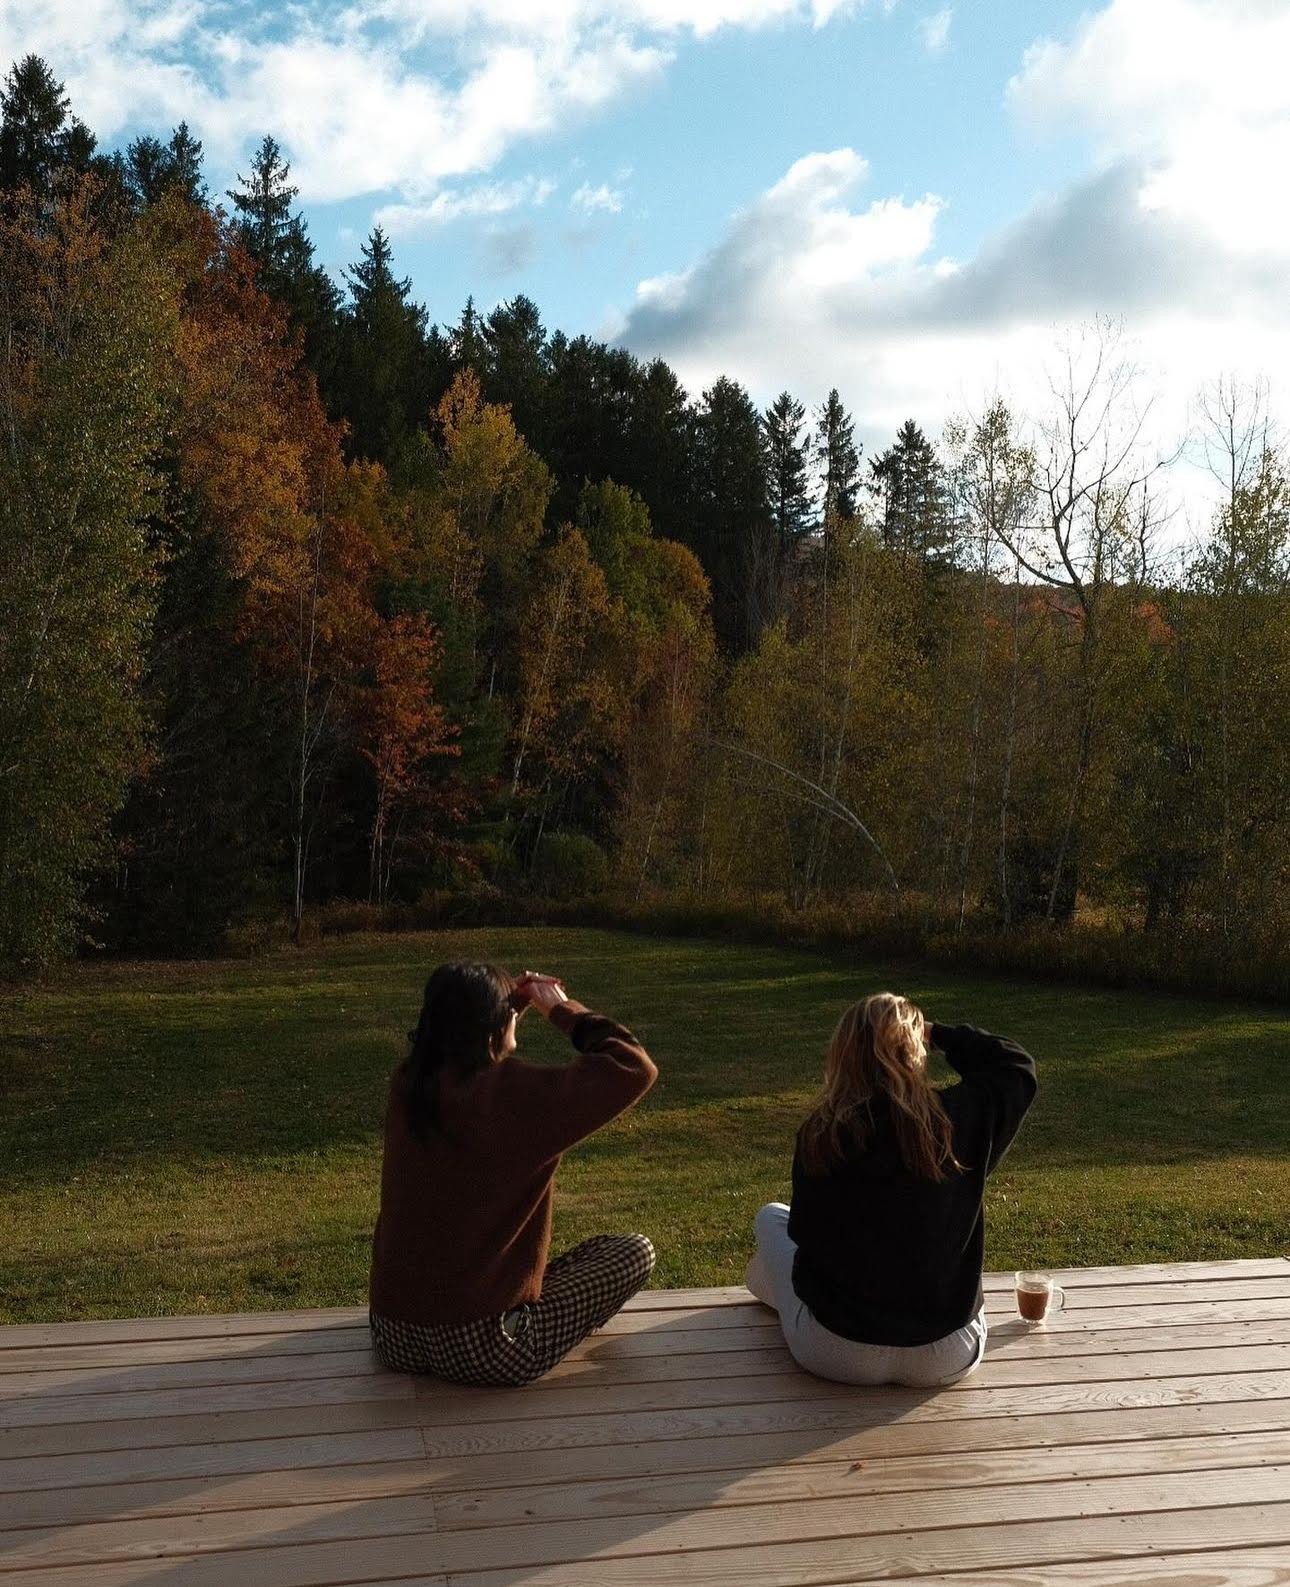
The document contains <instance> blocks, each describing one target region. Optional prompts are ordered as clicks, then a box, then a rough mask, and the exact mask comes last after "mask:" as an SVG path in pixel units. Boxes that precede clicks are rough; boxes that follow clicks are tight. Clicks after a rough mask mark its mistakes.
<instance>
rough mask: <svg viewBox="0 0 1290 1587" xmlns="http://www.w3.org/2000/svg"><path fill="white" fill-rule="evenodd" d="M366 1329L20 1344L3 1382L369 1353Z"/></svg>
mask: <svg viewBox="0 0 1290 1587" xmlns="http://www.w3.org/2000/svg"><path fill="white" fill-rule="evenodd" d="M371 1346H372V1338H371V1333H370V1331H369V1330H368V1328H367V1327H366V1326H364V1327H362V1328H330V1329H321V1330H315V1331H312V1332H311V1331H308V1330H307V1331H306V1332H304V1333H285V1334H233V1335H228V1334H225V1335H220V1336H217V1337H216V1338H213V1339H205V1338H204V1339H137V1340H130V1341H127V1342H126V1343H124V1344H71V1345H20V1346H18V1347H17V1348H15V1349H12V1350H0V1383H3V1381H4V1378H5V1376H6V1375H7V1374H8V1373H10V1372H40V1371H43V1370H45V1369H46V1367H48V1369H49V1370H50V1371H58V1370H62V1369H65V1368H71V1367H102V1368H107V1367H120V1366H136V1365H137V1366H147V1365H163V1364H165V1363H167V1362H171V1361H207V1360H213V1359H224V1360H229V1361H231V1360H235V1359H237V1358H239V1357H261V1356H263V1357H269V1356H309V1355H331V1354H333V1353H335V1354H339V1355H352V1354H354V1353H355V1352H357V1351H360V1350H370V1349H371Z"/></svg>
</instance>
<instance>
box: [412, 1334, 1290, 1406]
mask: <svg viewBox="0 0 1290 1587" xmlns="http://www.w3.org/2000/svg"><path fill="white" fill-rule="evenodd" d="M1287 1369H1290V1343H1284V1344H1283V1343H1277V1344H1271V1345H1257V1344H1254V1343H1253V1342H1249V1343H1246V1342H1242V1343H1240V1344H1235V1345H1229V1346H1226V1347H1215V1348H1213V1349H1209V1348H1205V1347H1198V1348H1194V1349H1181V1348H1176V1349H1173V1350H1170V1351H1167V1352H1163V1353H1159V1352H1154V1351H1124V1352H1121V1353H1119V1354H1099V1355H1093V1356H1082V1355H1074V1356H1065V1355H1048V1354H1045V1355H1041V1356H1038V1357H1030V1356H1021V1357H1016V1356H1012V1357H1009V1356H991V1355H990V1354H988V1353H987V1355H986V1359H985V1361H984V1363H983V1364H982V1366H981V1367H980V1368H979V1369H978V1371H977V1372H976V1373H974V1374H973V1375H972V1376H971V1377H970V1378H968V1379H966V1380H964V1381H962V1382H959V1383H956V1384H951V1385H949V1386H948V1387H947V1388H945V1389H944V1390H942V1392H944V1393H947V1394H955V1393H961V1392H963V1391H964V1390H966V1389H970V1388H978V1389H979V1388H995V1387H999V1386H1002V1385H1007V1384H1018V1383H1094V1382H1101V1383H1111V1382H1119V1381H1122V1380H1124V1379H1126V1378H1152V1377H1154V1378H1163V1377H1184V1376H1185V1377H1192V1376H1199V1375H1201V1374H1204V1373H1210V1372H1270V1371H1284V1370H1287ZM777 1373H778V1374H781V1375H783V1376H785V1377H791V1378H792V1379H793V1380H794V1381H796V1382H798V1383H800V1382H801V1380H802V1372H801V1369H800V1368H798V1367H797V1366H795V1365H794V1363H793V1359H792V1357H791V1356H790V1355H789V1353H788V1350H787V1349H786V1348H785V1347H784V1346H783V1345H782V1344H780V1345H778V1346H770V1347H767V1348H764V1349H743V1350H735V1351H730V1352H728V1353H727V1354H725V1355H720V1356H714V1355H701V1356H686V1355H667V1356H642V1357H637V1358H635V1359H632V1358H628V1359H627V1360H618V1361H616V1360H614V1359H613V1358H612V1357H610V1358H608V1359H588V1358H587V1357H585V1356H584V1357H581V1358H575V1359H572V1360H565V1361H564V1362H562V1363H561V1364H560V1365H559V1366H558V1367H556V1368H555V1369H554V1370H553V1371H552V1372H551V1373H550V1374H549V1375H548V1376H547V1377H545V1378H543V1379H542V1380H541V1381H540V1382H539V1383H536V1384H533V1385H531V1389H532V1391H533V1392H541V1393H542V1395H543V1396H544V1399H543V1404H546V1403H548V1401H547V1399H546V1398H545V1397H546V1396H547V1395H549V1394H550V1393H551V1391H553V1390H554V1389H557V1388H564V1389H569V1390H579V1391H581V1394H582V1395H583V1396H584V1397H585V1396H587V1395H589V1394H595V1393H601V1392H603V1391H604V1390H605V1389H607V1388H615V1387H618V1386H620V1385H621V1386H629V1385H633V1384H638V1383H666V1382H686V1383H692V1384H695V1385H696V1389H697V1388H698V1385H700V1384H701V1383H702V1381H704V1380H705V1379H723V1380H734V1379H738V1378H762V1377H766V1376H773V1375H775V1374H777ZM416 1384H417V1394H418V1397H419V1398H421V1399H427V1400H432V1399H436V1398H441V1399H443V1400H444V1401H445V1402H446V1403H448V1404H451V1403H452V1388H451V1385H447V1384H442V1383H439V1382H438V1381H437V1380H435V1379H432V1378H425V1379H421V1378H418V1379H417V1380H416ZM578 1403H579V1402H578V1401H577V1400H576V1399H573V1398H572V1397H570V1399H569V1401H568V1404H569V1406H570V1408H571V1409H574V1410H576V1409H577V1406H578Z"/></svg>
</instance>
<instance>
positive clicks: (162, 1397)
mask: <svg viewBox="0 0 1290 1587" xmlns="http://www.w3.org/2000/svg"><path fill="white" fill-rule="evenodd" d="M415 1394H416V1383H415V1380H414V1379H412V1378H410V1377H407V1376H406V1375H404V1374H401V1373H398V1372H380V1373H373V1374H368V1375H366V1376H362V1377H346V1378H303V1379H292V1378H287V1379H284V1380H279V1381H275V1382H271V1383H230V1384H222V1385H219V1384H217V1385H215V1386H214V1387H204V1388H180V1389H166V1390H162V1391H159V1392H156V1393H138V1394H67V1395H59V1394H50V1395H46V1396H40V1395H37V1396H35V1397H33V1398H26V1399H15V1400H10V1401H8V1402H6V1403H4V1404H0V1430H3V1431H4V1432H5V1434H6V1437H7V1435H8V1434H9V1433H10V1432H12V1431H13V1430H14V1429H17V1428H22V1427H45V1426H52V1425H54V1424H68V1425H73V1424H74V1425H78V1426H81V1425H85V1424H92V1423H95V1422H102V1421H112V1420H115V1419H118V1418H139V1417H148V1416H157V1417H172V1416H202V1415H212V1416H217V1415H222V1414H225V1413H227V1412H230V1411H253V1410H267V1409H269V1408H270V1407H273V1406H284V1407H295V1406H303V1405H337V1404H341V1403H343V1402H344V1401H347V1400H356V1401H361V1402H370V1401H381V1400H409V1399H412V1398H414V1397H415Z"/></svg>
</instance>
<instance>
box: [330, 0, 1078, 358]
mask: <svg viewBox="0 0 1290 1587" xmlns="http://www.w3.org/2000/svg"><path fill="white" fill-rule="evenodd" d="M941 9H943V8H941V7H939V6H936V5H920V6H915V5H912V4H905V5H898V6H896V7H895V8H893V9H892V10H891V11H890V12H888V11H885V10H884V9H883V8H882V7H881V6H878V7H873V8H869V9H867V10H865V11H863V12H861V13H858V14H856V15H854V16H852V17H850V18H837V19H835V20H833V21H832V22H830V23H829V24H828V25H827V26H826V27H822V28H814V27H811V26H809V25H803V24H802V23H800V22H798V23H788V22H784V23H780V24H777V25H772V26H769V27H765V28H761V29H743V30H734V29H731V30H727V31H725V32H722V33H720V34H718V35H716V36H715V37H712V38H708V39H694V38H690V39H686V40H684V41H682V42H681V43H680V44H679V45H678V47H677V53H676V58H675V60H674V62H673V63H672V64H671V65H669V67H668V68H667V69H666V70H665V71H664V72H662V73H660V74H659V75H658V76H657V77H654V78H652V79H650V80H648V81H646V82H644V83H641V84H638V85H634V86H632V87H631V88H629V89H628V91H627V92H625V93H624V94H623V95H622V97H621V99H619V100H618V102H617V103H616V104H614V105H613V106H612V107H610V108H608V109H607V111H606V112H604V113H601V114H596V115H592V116H588V117H585V118H580V120H579V122H578V123H577V124H576V125H575V126H573V127H571V128H570V129H568V130H566V131H563V132H559V133H556V134H554V135H552V136H550V137H547V138H543V139H542V140H540V142H535V143H533V144H525V145H523V146H521V147H518V148H516V149H515V150H514V151H513V152H511V153H510V154H508V156H507V157H506V158H505V159H504V160H502V161H500V162H499V163H498V165H497V166H496V167H495V171H494V175H495V177H496V179H497V180H499V181H512V182H522V181H524V180H525V179H526V178H528V179H533V178H536V179H537V180H538V181H548V182H555V183H556V184H557V186H556V188H555V191H554V192H553V193H552V194H551V195H550V196H549V197H548V198H547V199H545V201H544V202H543V203H542V204H540V205H538V206H522V207H520V208H517V210H515V211H513V212H511V213H508V214H506V215H504V216H499V217H495V218H492V219H489V220H486V221H481V220H479V219H470V218H463V219H461V220H458V221H455V222H452V223H450V224H448V225H445V226H442V227H440V228H437V229H436V230H435V231H434V232H433V233H432V234H430V235H426V233H425V231H424V230H422V231H421V232H419V233H418V231H416V230H412V231H410V232H409V233H406V234H403V235H400V236H399V237H398V238H397V246H398V254H399V261H400V264H401V267H402V268H403V270H404V271H405V272H406V273H407V274H408V275H410V276H411V278H412V280H413V282H414V284H415V286H416V288H417V291H418V293H419V294H420V295H421V296H422V298H423V299H424V301H426V302H427V303H428V304H429V305H430V308H431V312H432V314H433V315H434V317H436V318H439V319H442V318H444V317H452V316H453V315H455V313H456V310H457V309H458V308H459V307H460V305H461V303H462V302H463V301H464V299H465V297H466V294H467V293H468V292H474V293H475V295H476V297H477V299H478V300H479V301H480V302H483V303H492V302H495V301H496V300H497V299H499V298H503V297H508V296H510V295H511V294H513V293H514V292H516V291H523V292H526V293H528V295H529V296H530V297H532V298H534V299H535V300H536V301H537V302H538V303H539V304H540V305H541V307H542V310H543V313H544V316H545V317H546V319H547V320H548V322H549V323H551V324H554V325H559V326H562V327H564V328H566V329H570V330H586V331H589V332H594V331H597V330H600V329H602V328H604V326H605V324H606V323H607V322H609V321H610V320H611V319H612V315H613V311H614V310H615V309H618V308H621V307H622V305H623V304H624V303H625V302H627V301H629V300H630V298H631V296H632V293H633V291H634V289H635V285H636V282H637V281H638V280H639V279H640V278H641V277H648V276H655V275H658V274H661V273H663V272H666V271H669V270H675V269H678V268H680V267H682V266H684V265H685V264H686V263H687V262H688V261H689V260H690V259H692V258H693V257H694V256H695V255H696V254H697V253H699V252H700V251H702V250H703V249H704V248H706V247H709V246H711V244H712V243H713V242H714V241H715V240H716V238H717V236H718V235H719V233H720V229H721V227H722V225H723V223H724V221H725V220H726V218H727V217H728V215H729V214H730V213H731V212H732V211H734V210H737V209H740V208H742V207H744V206H745V205H747V204H749V203H750V202H752V201H753V200H754V199H755V198H756V197H757V195H758V194H759V193H760V192H762V190H763V189H765V188H766V187H767V186H768V185H769V184H770V183H771V182H773V181H774V180H775V179H776V177H778V176H780V175H782V173H783V172H784V171H786V170H787V169H788V167H789V166H790V165H791V164H792V163H793V161H794V160H796V159H798V158H799V157H800V156H801V155H803V154H805V153H808V152H810V151H812V150H818V149H834V148H838V147H842V146H851V147H854V148H855V149H857V150H858V151H859V152H860V153H861V154H862V155H863V156H864V157H865V158H866V159H867V160H868V161H869V163H870V166H871V168H872V171H873V175H874V180H875V182H876V183H877V184H879V185H880V186H881V189H882V191H883V192H885V193H898V194H903V195H905V196H907V197H918V196H921V195H922V194H923V193H926V192H934V193H937V194H939V195H940V196H942V197H943V198H944V199H945V200H946V202H947V207H946V211H945V221H944V225H943V228H942V232H941V243H942V245H943V246H944V248H945V249H946V250H948V251H949V252H952V253H963V254H965V253H968V252H970V251H971V249H972V248H973V247H974V246H975V245H976V243H977V242H978V241H979V240H980V238H981V237H982V236H984V235H985V234H986V233H987V232H988V231H989V230H990V229H991V228H993V227H994V226H997V225H999V224H1001V223H1003V222H1005V221H1006V220H1007V219H1008V217H1009V216H1011V215H1012V214H1014V213H1016V212H1017V211H1019V210H1020V209H1022V208H1023V207H1024V206H1025V205H1026V203H1027V202H1028V201H1030V200H1031V199H1032V198H1033V197H1034V196H1035V195H1037V194H1039V193H1041V192H1043V191H1046V190H1056V189H1058V188H1060V187H1061V186H1062V185H1064V183H1065V182H1066V181H1067V180H1068V179H1069V177H1070V175H1071V172H1072V170H1073V169H1077V168H1078V166H1077V161H1078V158H1079V151H1078V145H1079V144H1080V143H1081V142H1082V141H1083V140H1082V139H1079V138H1070V137H1062V136H1060V135H1058V134H1057V133H1056V132H1055V131H1051V130H1050V131H1044V132H1040V133H1035V132H1032V131H1030V130H1028V129H1024V128H1018V126H1017V125H1016V120H1015V118H1014V117H1012V116H1010V115H1009V114H1008V112H1007V109H1006V107H1005V103H1004V91H1005V88H1006V85H1007V83H1008V80H1009V79H1010V78H1011V77H1012V75H1013V74H1014V73H1015V71H1016V70H1017V67H1018V65H1019V63H1020V61H1021V58H1022V56H1023V54H1024V51H1025V49H1026V47H1027V45H1028V44H1030V43H1032V42H1033V41H1034V40H1035V39H1036V38H1037V37H1040V36H1042V35H1043V34H1044V33H1046V32H1050V31H1061V30H1062V28H1063V27H1066V26H1069V24H1070V23H1071V22H1072V21H1073V20H1074V19H1075V18H1076V17H1077V16H1078V15H1079V13H1080V10H1081V7H1080V6H1079V5H1078V4H1076V3H1074V0H1071V3H1058V0H1047V3H1044V4H1036V5H1033V6H1018V5H1016V4H1015V3H1014V4H1007V3H1001V0H978V3H976V4H972V5H970V6H969V7H965V8H963V9H962V10H961V11H955V12H954V14H953V15H952V17H951V19H950V24H949V35H948V38H947V39H946V42H945V45H944V47H942V48H941V49H939V50H937V51H935V52H932V51H929V49H928V48H927V46H926V45H925V43H924V42H923V37H922V33H921V31H920V24H922V23H925V22H926V21H927V20H928V19H929V18H932V17H934V16H935V15H936V14H937V12H938V11H940V10H941ZM584 183H585V184H588V185H589V186H590V187H591V188H593V189H598V188H600V187H602V186H603V187H606V188H608V189H609V191H610V193H611V194H612V195H614V198H615V199H616V200H617V201H618V202H619V203H621V209H619V210H618V211H617V212H615V213H611V212H607V211H606V210H603V209H601V210H597V211H593V212H591V213H580V212H571V210H570V200H571V199H572V197H573V194H574V193H575V192H577V191H578V189H579V188H581V187H582V186H583V184H584ZM393 196H394V195H391V198H393ZM379 208H380V203H379V202H378V203H376V204H373V202H372V201H371V198H370V197H368V196H364V197H363V198H361V199H356V200H353V201H350V202H347V203H343V204H338V205H328V206H315V205H311V206H310V217H311V224H312V228H313V232H314V235H315V237H316V239H317V241H318V245H319V252H320V256H321V257H322V258H323V259H324V261H325V262H326V263H327V264H328V266H329V267H333V268H336V269H339V268H340V267H341V266H342V265H343V264H345V263H346V262H347V261H348V260H349V259H351V258H352V256H353V251H354V247H355V239H356V238H357V237H361V236H362V234H363V233H364V232H365V231H366V230H367V228H368V227H369V226H370V224H371V220H372V215H373V213H374V211H375V210H376V209H379Z"/></svg>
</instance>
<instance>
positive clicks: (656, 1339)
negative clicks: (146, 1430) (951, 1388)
mask: <svg viewBox="0 0 1290 1587" xmlns="http://www.w3.org/2000/svg"><path fill="white" fill-rule="evenodd" d="M781 1338H782V1335H781V1333H780V1328H779V1323H778V1321H775V1320H768V1321H767V1323H765V1324H764V1325H762V1326H760V1327H756V1328H753V1327H746V1328H739V1329H721V1330H717V1329H710V1328H700V1329H693V1330H683V1331H681V1332H679V1333H675V1334H667V1335H664V1336H658V1335H655V1334H649V1333H636V1334H606V1333H603V1332H602V1333H597V1334H593V1335H591V1337H590V1338H588V1339H586V1340H584V1342H583V1343H582V1344H581V1345H579V1346H578V1348H577V1349H576V1350H575V1351H574V1352H573V1353H572V1354H571V1355H570V1356H568V1357H566V1361H568V1362H574V1363H577V1362H582V1361H595V1362H600V1361H628V1360H642V1359H644V1358H646V1357H650V1356H658V1355H672V1354H678V1355H687V1356H689V1355H697V1354H700V1353H712V1354H720V1355H728V1354H732V1353H735V1352H738V1351H740V1350H744V1349H766V1348H768V1347H769V1346H771V1345H774V1344H776V1343H777V1342H779V1341H780V1340H781ZM1246 1340H1249V1342H1250V1343H1252V1344H1290V1317H1287V1318H1285V1319H1283V1320H1281V1321H1277V1320H1275V1319H1273V1320H1271V1321H1267V1322H1258V1321H1255V1322H1202V1323H1174V1324H1167V1325H1165V1326H1163V1327H1159V1328H1141V1327H1139V1328H1098V1329H1087V1328H1081V1329H1070V1328H1068V1329H1057V1328H1039V1329H1035V1328H1029V1327H1026V1328H1021V1327H1018V1328H1015V1329H1014V1328H1009V1327H1008V1326H1007V1324H1006V1323H1005V1324H1000V1323H996V1324H995V1325H994V1326H993V1327H992V1328H991V1330H990V1336H989V1340H988V1343H987V1353H988V1355H990V1356H1024V1357H1026V1358H1027V1359H1031V1358H1035V1359H1037V1358H1038V1357H1039V1356H1041V1355H1042V1356H1045V1357H1047V1356H1050V1355H1052V1356H1081V1357H1087V1356H1092V1355H1116V1354H1118V1353H1119V1352H1120V1351H1122V1350H1134V1349H1139V1350H1146V1349H1150V1350H1172V1349H1176V1348H1185V1347H1187V1346H1189V1345H1190V1346H1198V1345H1203V1344H1214V1345H1234V1344H1242V1343H1244V1342H1245V1341H1246ZM559 1370H560V1369H559V1368H558V1367H557V1368H556V1369H555V1371H556V1372H557V1373H558V1372H559ZM548 1381H549V1379H548V1378H541V1379H539V1380H538V1383H537V1384H535V1385H534V1387H535V1388H536V1387H539V1386H540V1385H541V1384H543V1383H546V1382H548ZM2 1383H3V1379H2V1378H0V1384H2Z"/></svg>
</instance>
